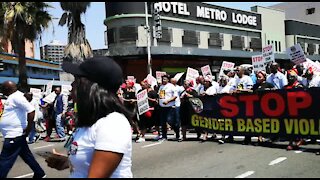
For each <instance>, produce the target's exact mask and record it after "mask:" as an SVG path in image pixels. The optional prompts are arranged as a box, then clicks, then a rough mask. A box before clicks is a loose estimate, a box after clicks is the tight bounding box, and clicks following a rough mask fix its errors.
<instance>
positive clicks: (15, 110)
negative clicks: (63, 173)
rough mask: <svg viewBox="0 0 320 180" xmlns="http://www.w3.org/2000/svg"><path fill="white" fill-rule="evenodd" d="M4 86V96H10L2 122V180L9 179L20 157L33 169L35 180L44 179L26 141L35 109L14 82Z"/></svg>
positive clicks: (0, 160) (0, 172) (5, 83)
mask: <svg viewBox="0 0 320 180" xmlns="http://www.w3.org/2000/svg"><path fill="white" fill-rule="evenodd" d="M2 86H3V87H2V88H3V89H2V90H3V94H4V95H6V96H8V99H7V100H6V102H5V103H4V111H3V114H2V117H1V121H0V129H1V133H2V135H3V137H4V142H3V147H2V151H1V155H0V178H6V177H7V175H8V173H9V171H10V169H11V168H12V166H13V164H14V163H15V161H16V159H17V157H18V156H20V157H21V158H22V159H23V160H24V162H25V163H26V164H28V166H29V167H30V168H31V169H32V171H33V172H34V175H33V177H34V178H44V177H46V174H45V172H44V171H43V169H42V168H41V167H40V165H39V163H38V162H37V161H36V160H35V158H34V156H33V154H32V152H31V151H30V149H29V146H28V144H27V140H26V138H27V136H28V135H29V133H30V131H31V128H32V123H33V120H34V116H35V109H34V107H33V106H32V105H31V104H30V103H29V102H28V101H27V99H26V98H25V97H24V94H23V93H22V92H20V91H18V90H17V85H16V84H15V83H14V82H12V81H6V82H4V83H3V85H2Z"/></svg>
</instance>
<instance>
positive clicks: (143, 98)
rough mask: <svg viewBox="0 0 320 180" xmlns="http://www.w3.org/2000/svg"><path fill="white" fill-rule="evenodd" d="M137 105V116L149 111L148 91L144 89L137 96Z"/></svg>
mask: <svg viewBox="0 0 320 180" xmlns="http://www.w3.org/2000/svg"><path fill="white" fill-rule="evenodd" d="M137 104H138V112H139V115H141V114H143V113H145V112H147V111H148V110H149V101H148V91H147V90H146V89H145V90H143V91H141V92H140V93H138V94H137Z"/></svg>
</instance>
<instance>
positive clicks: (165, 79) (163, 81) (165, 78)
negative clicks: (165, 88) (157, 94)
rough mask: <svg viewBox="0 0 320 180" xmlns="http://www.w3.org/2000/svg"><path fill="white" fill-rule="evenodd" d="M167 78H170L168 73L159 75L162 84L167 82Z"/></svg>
mask: <svg viewBox="0 0 320 180" xmlns="http://www.w3.org/2000/svg"><path fill="white" fill-rule="evenodd" d="M169 79H170V76H169V75H168V74H165V75H163V76H162V77H161V81H162V85H166V84H168V82H169Z"/></svg>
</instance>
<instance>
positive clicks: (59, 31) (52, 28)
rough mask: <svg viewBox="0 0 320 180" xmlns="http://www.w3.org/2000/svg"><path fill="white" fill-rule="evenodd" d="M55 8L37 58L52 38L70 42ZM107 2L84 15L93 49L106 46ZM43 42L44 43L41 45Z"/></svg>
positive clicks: (236, 6)
mask: <svg viewBox="0 0 320 180" xmlns="http://www.w3.org/2000/svg"><path fill="white" fill-rule="evenodd" d="M49 3H50V4H51V6H53V8H49V9H48V11H49V14H51V15H52V17H53V18H54V19H53V21H52V23H51V24H50V25H49V27H48V29H46V30H45V31H44V32H43V33H42V35H41V36H42V38H41V39H42V40H41V41H42V42H40V40H36V41H35V58H36V59H40V46H43V45H46V44H49V43H50V42H51V41H52V40H58V41H60V42H62V43H64V44H67V42H68V28H67V26H66V25H65V26H59V25H58V23H59V19H60V17H61V16H62V14H63V10H62V9H61V7H60V3H59V2H49ZM206 3H209V4H213V5H218V6H223V7H229V8H234V9H240V10H245V11H250V7H252V6H255V5H259V6H265V7H267V6H271V5H274V4H278V3H279V2H206ZM105 11H106V10H105V2H91V5H90V7H89V8H88V9H87V12H86V13H85V14H84V15H83V16H82V23H83V24H84V25H85V27H86V37H87V39H88V41H89V43H90V45H91V48H92V49H103V48H106V46H105V44H104V43H105V42H104V31H105V30H106V26H105V25H104V24H103V21H104V20H105V18H106V15H105V14H106V13H105ZM41 44H42V45H41Z"/></svg>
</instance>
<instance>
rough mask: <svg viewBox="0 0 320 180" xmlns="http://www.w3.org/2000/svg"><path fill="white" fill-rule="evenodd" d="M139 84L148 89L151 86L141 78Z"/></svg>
mask: <svg viewBox="0 0 320 180" xmlns="http://www.w3.org/2000/svg"><path fill="white" fill-rule="evenodd" d="M140 85H141V87H142V89H149V88H150V87H151V85H150V84H149V83H148V80H146V79H145V80H143V81H141V82H140Z"/></svg>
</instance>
